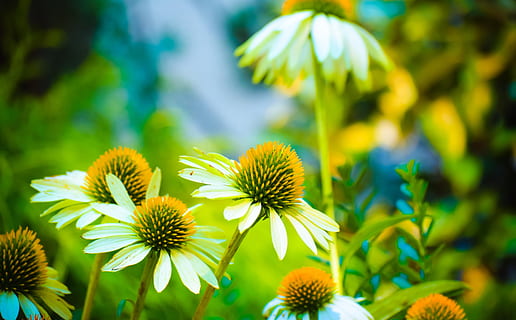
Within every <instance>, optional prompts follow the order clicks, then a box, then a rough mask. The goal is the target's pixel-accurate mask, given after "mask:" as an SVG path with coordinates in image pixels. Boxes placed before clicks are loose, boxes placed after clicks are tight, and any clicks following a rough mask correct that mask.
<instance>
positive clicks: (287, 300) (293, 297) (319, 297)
mask: <svg viewBox="0 0 516 320" xmlns="http://www.w3.org/2000/svg"><path fill="white" fill-rule="evenodd" d="M335 287H336V286H335V282H334V281H333V280H332V278H331V276H330V275H329V274H328V273H326V272H324V271H322V270H319V269H317V268H313V267H304V268H301V269H297V270H294V271H292V272H290V273H289V274H288V275H287V276H286V277H285V278H284V279H283V280H282V281H281V285H280V287H279V289H278V295H279V297H280V299H282V300H283V305H284V306H285V307H286V308H287V309H288V310H290V311H291V312H294V313H296V314H301V313H311V312H316V311H317V310H320V309H321V308H323V307H324V306H325V305H327V304H328V303H330V302H331V301H332V300H333V297H334V295H335Z"/></svg>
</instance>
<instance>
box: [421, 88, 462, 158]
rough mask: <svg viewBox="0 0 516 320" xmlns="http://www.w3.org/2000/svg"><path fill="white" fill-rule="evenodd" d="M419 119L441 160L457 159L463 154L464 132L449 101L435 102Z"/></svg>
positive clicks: (444, 99) (446, 99)
mask: <svg viewBox="0 0 516 320" xmlns="http://www.w3.org/2000/svg"><path fill="white" fill-rule="evenodd" d="M421 118H422V122H423V129H424V131H425V134H426V136H427V137H428V139H429V140H430V142H431V143H432V145H433V146H434V147H435V149H436V150H437V151H438V152H439V153H440V154H441V155H442V156H443V158H445V159H457V158H460V157H461V156H462V155H463V154H464V149H465V147H466V130H465V129H464V124H463V123H462V120H461V118H460V117H459V115H458V113H457V110H456V109H455V105H454V104H453V102H452V101H451V100H450V99H448V98H440V99H438V100H436V101H435V102H434V103H432V104H431V105H430V106H429V108H428V110H427V111H426V112H424V113H423V114H422V117H421Z"/></svg>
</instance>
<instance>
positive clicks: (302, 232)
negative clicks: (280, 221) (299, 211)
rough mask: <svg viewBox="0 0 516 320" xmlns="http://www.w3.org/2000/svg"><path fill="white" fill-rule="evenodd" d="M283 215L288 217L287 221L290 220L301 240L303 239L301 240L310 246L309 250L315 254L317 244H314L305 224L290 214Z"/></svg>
mask: <svg viewBox="0 0 516 320" xmlns="http://www.w3.org/2000/svg"><path fill="white" fill-rule="evenodd" d="M285 217H286V218H287V219H288V221H290V223H291V224H292V226H293V227H294V229H296V231H297V234H298V235H299V237H300V238H301V240H303V242H304V243H305V244H306V245H307V246H308V248H310V250H312V252H313V253H314V254H317V246H316V245H315V242H314V239H313V238H312V235H311V234H310V232H308V230H306V228H305V226H304V225H303V224H302V223H301V222H299V221H297V220H296V218H294V216H292V215H290V214H285Z"/></svg>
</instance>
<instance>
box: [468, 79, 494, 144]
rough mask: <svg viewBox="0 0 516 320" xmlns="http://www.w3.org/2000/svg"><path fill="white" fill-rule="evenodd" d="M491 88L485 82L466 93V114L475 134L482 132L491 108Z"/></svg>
mask: <svg viewBox="0 0 516 320" xmlns="http://www.w3.org/2000/svg"><path fill="white" fill-rule="evenodd" d="M491 94H492V93H491V88H490V87H489V85H488V84H487V83H485V82H480V83H477V84H476V85H475V87H474V88H473V89H472V90H469V91H466V92H465V93H464V114H465V116H466V119H465V120H466V121H467V124H468V127H469V128H470V129H471V131H472V132H473V133H475V134H479V133H481V132H482V129H483V126H484V119H485V115H486V113H487V112H488V111H489V109H490V108H491Z"/></svg>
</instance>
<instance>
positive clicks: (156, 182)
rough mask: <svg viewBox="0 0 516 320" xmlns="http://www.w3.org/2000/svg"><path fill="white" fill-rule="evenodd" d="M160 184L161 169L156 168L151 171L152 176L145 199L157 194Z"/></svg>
mask: <svg viewBox="0 0 516 320" xmlns="http://www.w3.org/2000/svg"><path fill="white" fill-rule="evenodd" d="M160 186H161V170H160V169H159V168H156V169H155V170H154V172H153V173H152V177H151V179H150V182H149V186H148V187H147V192H146V194H145V199H150V198H154V197H157V196H159V188H160Z"/></svg>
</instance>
